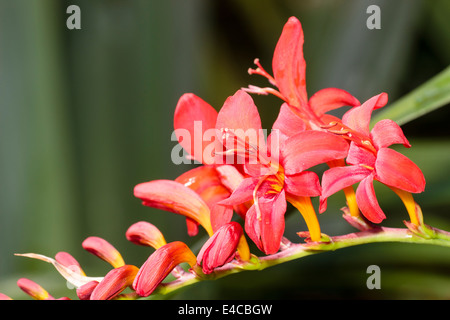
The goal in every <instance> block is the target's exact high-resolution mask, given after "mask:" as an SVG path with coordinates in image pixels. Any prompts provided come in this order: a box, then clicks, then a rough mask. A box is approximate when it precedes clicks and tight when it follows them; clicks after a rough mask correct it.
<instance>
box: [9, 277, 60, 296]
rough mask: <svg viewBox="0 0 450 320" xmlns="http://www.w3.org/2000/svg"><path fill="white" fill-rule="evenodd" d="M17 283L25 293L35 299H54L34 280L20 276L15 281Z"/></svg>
mask: <svg viewBox="0 0 450 320" xmlns="http://www.w3.org/2000/svg"><path fill="white" fill-rule="evenodd" d="M17 285H18V286H19V288H20V289H22V290H23V291H24V292H25V293H26V294H28V295H29V296H31V297H32V298H33V299H35V300H54V299H55V298H53V297H52V296H51V295H50V294H49V293H48V292H47V290H45V289H44V288H42V287H41V286H40V285H39V284H37V283H36V282H34V281H32V280H30V279H26V278H20V279H19V280H18V281H17Z"/></svg>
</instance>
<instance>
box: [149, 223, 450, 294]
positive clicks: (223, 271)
mask: <svg viewBox="0 0 450 320" xmlns="http://www.w3.org/2000/svg"><path fill="white" fill-rule="evenodd" d="M428 228H429V229H431V230H432V232H433V237H431V238H427V237H421V236H420V235H418V234H416V233H413V232H411V230H409V229H407V228H386V227H376V228H373V229H369V230H364V231H360V232H355V233H350V234H346V235H341V236H334V237H328V239H329V241H327V242H307V243H289V244H287V245H285V246H283V249H282V250H281V251H279V252H277V253H275V254H271V255H268V256H263V257H256V256H252V258H251V259H250V260H249V261H236V260H233V261H232V262H230V263H228V264H226V265H224V266H223V267H221V268H217V269H216V270H215V271H214V272H213V273H212V274H209V275H198V274H196V273H195V272H191V273H186V274H185V275H184V276H183V277H181V278H179V279H176V280H174V281H171V282H167V283H163V284H161V285H160V286H159V287H158V288H157V289H156V290H155V292H154V293H156V294H159V295H164V296H165V295H167V294H169V293H173V292H175V291H176V290H178V289H181V288H183V287H187V286H190V285H192V284H195V283H197V282H200V281H204V280H213V279H218V278H222V277H225V276H228V275H230V274H234V273H239V272H242V271H250V270H263V269H266V268H268V267H272V266H276V265H279V264H282V263H285V262H288V261H292V260H296V259H300V258H303V257H306V256H309V255H313V254H318V253H322V252H327V251H335V250H338V249H342V248H347V247H352V246H357V245H363V244H368V243H380V242H400V243H415V244H430V245H438V246H445V247H450V232H448V231H444V230H440V229H436V228H433V227H428ZM323 238H324V237H322V239H323Z"/></svg>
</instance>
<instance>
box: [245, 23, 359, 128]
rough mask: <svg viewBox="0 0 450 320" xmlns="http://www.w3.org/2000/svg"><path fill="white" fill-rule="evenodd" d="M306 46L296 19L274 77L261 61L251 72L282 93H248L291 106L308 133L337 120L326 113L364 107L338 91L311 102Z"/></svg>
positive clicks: (288, 27)
mask: <svg viewBox="0 0 450 320" xmlns="http://www.w3.org/2000/svg"><path fill="white" fill-rule="evenodd" d="M303 43H304V35H303V28H302V25H301V23H300V21H299V20H298V19H297V18H295V17H291V18H289V20H288V21H287V22H286V24H285V25H284V27H283V31H282V33H281V36H280V38H279V39H278V42H277V45H276V47H275V51H274V54H273V59H272V69H273V77H272V76H271V75H270V74H269V73H268V72H267V71H265V70H264V69H263V68H262V66H261V64H260V63H259V60H258V59H256V60H255V63H256V65H257V66H258V68H257V69H249V73H250V74H259V75H262V76H264V77H266V78H267V79H268V80H269V81H270V83H271V84H272V85H274V86H276V87H277V88H278V91H277V90H275V89H273V88H258V87H255V86H250V87H249V88H247V89H245V90H246V91H248V92H252V93H257V94H268V93H271V94H274V95H276V96H278V97H280V98H281V99H282V100H284V101H285V102H286V103H287V104H286V105H287V106H288V107H289V108H290V109H291V111H292V114H294V115H295V116H298V117H299V118H301V119H302V120H303V121H304V123H305V126H306V128H307V129H314V130H321V126H322V125H323V124H325V123H328V122H329V119H330V118H333V117H332V116H330V115H327V114H326V112H328V111H331V110H334V109H337V108H340V107H343V106H351V107H354V106H359V105H360V103H359V101H358V99H356V98H355V97H354V96H352V95H351V94H350V93H348V92H347V91H345V90H342V89H338V88H325V89H322V90H320V91H318V92H316V93H315V94H314V95H312V96H311V98H308V93H307V90H306V62H305V59H304V56H303ZM281 111H283V112H284V110H281Z"/></svg>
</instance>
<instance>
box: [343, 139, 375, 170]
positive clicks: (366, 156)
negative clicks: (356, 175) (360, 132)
mask: <svg viewBox="0 0 450 320" xmlns="http://www.w3.org/2000/svg"><path fill="white" fill-rule="evenodd" d="M375 160H376V156H375V155H374V154H373V153H372V152H370V151H369V150H367V149H366V148H362V147H360V146H358V145H357V144H356V143H354V142H353V141H352V142H351V143H350V148H349V149H348V156H347V159H346V161H347V163H348V164H354V165H358V164H363V165H366V166H369V167H372V168H373V167H374V166H375Z"/></svg>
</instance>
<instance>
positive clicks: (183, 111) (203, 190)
mask: <svg viewBox="0 0 450 320" xmlns="http://www.w3.org/2000/svg"><path fill="white" fill-rule="evenodd" d="M216 120H217V111H216V110H215V109H214V108H213V107H212V106H211V105H210V104H208V103H207V102H205V101H204V100H203V99H201V98H200V97H198V96H196V95H194V94H192V93H187V94H184V95H182V96H181V97H180V99H179V100H178V103H177V106H176V109H175V114H174V129H175V134H176V136H177V139H178V142H179V145H180V146H181V147H182V148H183V149H184V151H185V152H187V155H186V157H187V158H192V159H194V160H196V161H197V162H200V163H202V164H203V165H202V166H200V167H197V168H195V169H191V170H189V171H187V172H185V173H184V174H182V175H180V176H179V177H178V178H176V179H175V181H177V182H180V183H182V184H184V185H185V186H187V187H189V188H190V189H192V190H194V191H195V192H196V193H198V194H199V195H200V197H201V198H202V199H203V200H204V201H205V202H206V203H207V205H208V207H209V208H210V210H211V222H212V226H213V229H214V230H216V228H217V227H219V226H221V225H223V224H224V223H226V222H228V221H229V219H228V216H230V215H231V214H232V212H231V213H230V212H229V211H227V212H222V210H220V208H219V210H218V211H216V210H214V206H215V204H216V203H217V202H219V201H220V200H223V199H224V198H227V197H228V196H229V195H230V193H231V192H232V191H233V190H234V189H235V187H236V186H237V185H238V184H239V183H240V182H241V181H242V179H243V176H242V174H241V173H240V172H239V170H238V169H241V168H240V166H239V165H236V163H232V164H231V165H227V164H225V163H226V159H224V157H223V156H220V155H219V154H218V153H216V152H218V151H223V150H222V149H219V148H221V145H220V144H218V143H217V141H216V140H217V139H216V132H215V125H216ZM247 209H248V208H247V207H246V206H240V207H236V208H235V210H236V212H237V213H238V214H240V215H241V216H243V215H244V213H245V211H246V210H247ZM223 215H226V217H223ZM186 223H187V228H188V234H189V235H191V236H194V235H196V234H197V232H198V224H197V223H196V222H195V221H194V220H192V219H189V218H186Z"/></svg>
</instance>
